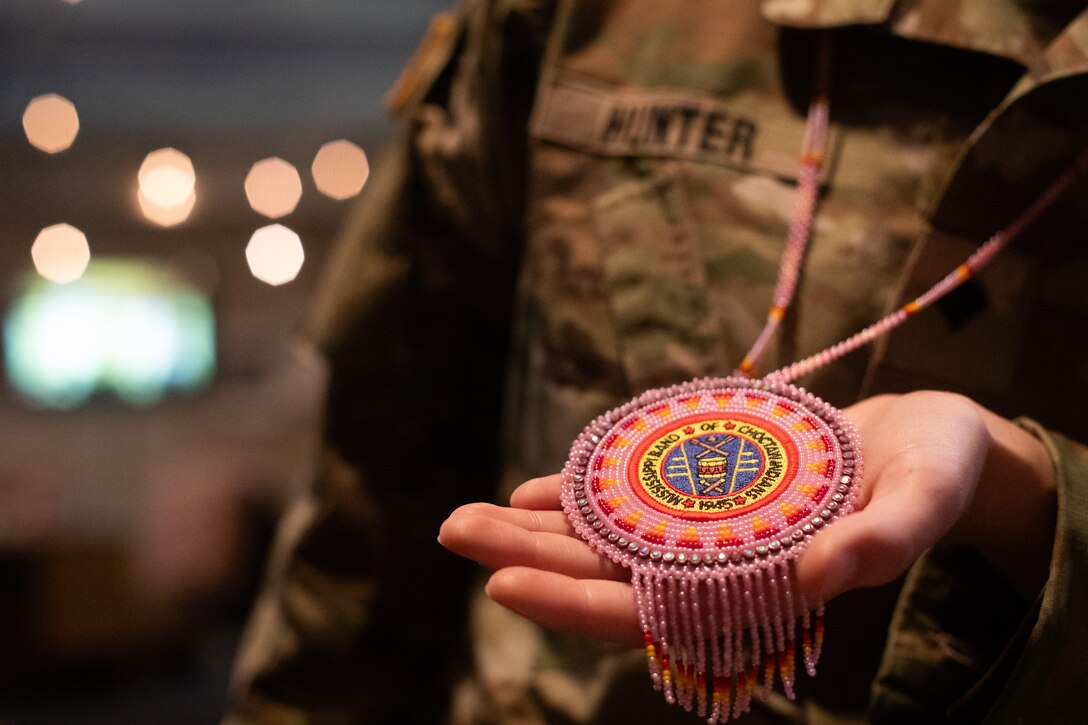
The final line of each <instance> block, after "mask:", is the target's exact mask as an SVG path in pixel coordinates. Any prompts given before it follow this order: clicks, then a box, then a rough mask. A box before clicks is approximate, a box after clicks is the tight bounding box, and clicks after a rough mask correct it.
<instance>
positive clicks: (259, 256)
mask: <svg viewBox="0 0 1088 725" xmlns="http://www.w3.org/2000/svg"><path fill="white" fill-rule="evenodd" d="M304 259H305V255H304V254H303V252H302V240H301V239H299V237H298V235H297V234H295V233H294V232H293V231H291V230H290V229H288V228H287V227H285V226H283V225H281V224H271V225H269V226H267V227H261V228H260V229H258V230H257V231H255V232H253V236H252V237H251V238H250V240H249V244H248V245H247V246H246V261H247V262H248V263H249V271H250V272H252V273H253V276H254V277H256V278H257V279H259V280H261V281H262V282H266V283H267V284H270V285H273V286H275V285H281V284H285V283H287V282H290V281H291V280H293V279H294V278H295V277H297V276H298V273H299V270H300V269H302V262H303V260H304Z"/></svg>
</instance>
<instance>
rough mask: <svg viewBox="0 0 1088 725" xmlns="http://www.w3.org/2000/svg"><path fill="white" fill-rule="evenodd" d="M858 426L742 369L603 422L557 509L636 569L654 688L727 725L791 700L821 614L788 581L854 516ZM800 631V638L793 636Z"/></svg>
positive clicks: (640, 401)
mask: <svg viewBox="0 0 1088 725" xmlns="http://www.w3.org/2000/svg"><path fill="white" fill-rule="evenodd" d="M861 473H862V464H861V456H860V452H859V450H858V440H857V434H856V432H855V431H854V428H853V426H851V425H850V423H849V421H847V420H846V419H845V418H844V417H843V416H842V414H841V413H839V411H837V410H836V409H835V408H833V407H832V406H830V405H828V404H827V403H824V402H823V401H821V400H820V399H819V398H817V397H815V396H813V395H811V394H810V393H807V392H805V391H804V390H803V389H800V388H797V387H794V386H792V385H789V384H787V383H784V382H778V381H754V380H750V379H747V378H742V377H731V378H717V379H704V380H697V381H693V382H689V383H684V384H682V385H676V386H673V387H670V388H662V389H657V390H650V391H647V392H646V393H643V394H642V395H641V396H639V397H638V398H636V399H635V400H633V401H631V402H629V403H627V404H626V405H623V406H621V407H619V408H617V409H615V410H613V411H611V412H609V413H606V414H604V415H602V416H601V417H599V418H598V419H597V420H595V421H593V422H592V423H591V424H590V425H589V426H588V427H587V428H586V429H585V431H584V432H583V433H582V435H581V436H579V437H578V439H577V440H576V441H575V443H574V446H573V448H572V450H571V454H570V458H569V460H568V462H567V465H566V467H565V468H564V471H563V491H562V498H563V508H564V510H565V511H566V513H567V515H568V517H569V518H570V520H571V522H572V523H573V525H574V527H575V529H576V530H577V531H578V533H579V534H581V536H582V537H583V538H584V539H586V540H587V541H588V542H589V543H590V545H591V546H592V547H593V548H595V549H596V550H598V551H599V552H601V553H602V554H604V555H606V556H608V557H609V558H610V559H612V560H613V561H615V562H617V563H619V564H621V565H623V566H625V567H628V568H629V569H631V575H632V583H633V584H634V588H635V594H636V598H637V602H638V607H639V614H640V617H641V620H642V629H643V637H644V640H645V645H646V651H647V655H648V659H649V667H650V675H651V677H652V678H653V681H654V685H655V687H656V688H658V689H662V690H663V691H664V694H665V698H666V699H667V700H669V701H670V702H674V701H675V702H678V703H680V704H681V705H682V706H683V707H685V708H686V709H689V710H692V709H697V710H698V712H699V714H700V715H703V716H705V717H708V718H709V720H710V722H719V721H722V720H725V719H728V718H729V717H730V713H732V715H733V716H736V715H738V714H740V713H741V712H744V711H746V710H747V709H748V705H749V702H750V700H751V697H752V695H753V694H759V695H762V696H764V697H765V696H766V694H767V692H768V691H769V689H770V687H771V685H772V684H773V681H774V679H775V676H776V673H777V677H778V678H779V679H780V680H781V682H782V685H783V688H784V690H785V691H786V693H787V694H788V695H792V691H793V682H794V671H795V664H794V663H795V657H796V655H797V653H798V646H799V645H800V654H801V656H802V658H803V660H804V662H805V666H806V669H807V670H808V671H810V672H813V671H814V668H815V664H816V660H817V658H818V657H819V649H820V640H821V639H822V623H821V622H820V618H819V609H817V612H816V616H813V615H812V614H811V613H810V612H809V609H808V607H807V606H806V605H805V604H804V602H803V600H801V599H800V598H799V597H798V593H797V592H796V591H795V587H794V586H793V572H792V562H793V560H794V559H795V558H796V557H797V555H798V554H799V553H800V552H801V551H802V550H803V549H804V547H805V545H806V544H807V543H808V540H809V537H810V536H812V535H813V534H814V533H815V532H816V531H818V530H819V529H821V528H823V527H824V526H827V525H829V524H830V523H832V522H833V521H834V520H835V519H836V518H837V517H839V516H841V515H844V514H846V513H848V512H849V511H850V510H851V509H852V507H853V500H854V497H855V495H856V492H857V490H858V484H859V482H860V478H861ZM798 625H800V635H801V640H800V641H798V639H797V634H798Z"/></svg>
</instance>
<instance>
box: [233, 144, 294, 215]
mask: <svg viewBox="0 0 1088 725" xmlns="http://www.w3.org/2000/svg"><path fill="white" fill-rule="evenodd" d="M245 187H246V198H247V199H249V205H250V206H251V207H253V211H255V212H257V213H258V214H264V215H265V216H266V217H269V218H270V219H277V218H279V217H281V216H285V215H287V214H290V213H291V212H293V211H294V210H295V207H296V206H298V202H299V199H301V198H302V180H301V179H300V178H299V175H298V170H297V169H296V168H295V167H294V166H292V165H291V164H289V163H287V162H286V161H284V160H283V159H280V158H271V159H264V160H263V161H258V162H257V163H255V164H253V168H251V169H250V170H249V174H247V175H246V184H245Z"/></svg>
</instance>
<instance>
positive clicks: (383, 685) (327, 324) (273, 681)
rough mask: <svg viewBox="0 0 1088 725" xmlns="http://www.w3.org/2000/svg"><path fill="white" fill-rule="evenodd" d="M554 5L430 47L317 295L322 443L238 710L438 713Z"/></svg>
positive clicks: (467, 568) (487, 483) (251, 643)
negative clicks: (455, 519)
mask: <svg viewBox="0 0 1088 725" xmlns="http://www.w3.org/2000/svg"><path fill="white" fill-rule="evenodd" d="M539 20H540V19H539V18H537V17H534V16H532V15H528V14H524V13H522V12H520V11H516V10H512V9H509V8H506V7H505V6H503V5H502V4H500V3H483V2H478V3H468V4H466V5H465V6H464V7H463V8H462V9H461V11H459V13H458V15H457V16H456V17H454V16H443V17H442V18H440V19H439V21H438V28H439V30H440V31H441V32H440V34H439V35H440V37H438V38H437V39H436V38H434V37H431V38H430V39H429V41H428V43H425V45H424V46H423V48H424V49H425V50H424V51H423V52H425V54H426V55H427V56H428V57H427V58H424V59H423V60H424V61H426V62H424V63H423V64H422V66H420V65H419V64H418V61H419V59H418V58H417V65H416V66H415V67H416V69H417V70H416V72H421V71H419V68H421V67H422V68H424V69H426V68H430V69H431V71H429V72H430V73H431V77H429V78H425V79H422V80H419V79H416V80H414V81H412V82H413V83H416V85H417V87H416V88H411V85H412V83H409V86H410V87H409V89H408V95H409V96H410V98H409V99H408V101H407V107H406V109H405V112H404V114H403V115H404V117H405V119H404V120H405V129H404V133H403V135H402V137H401V139H400V140H399V142H398V143H397V145H396V147H395V148H394V149H393V150H392V151H391V152H390V153H389V154H387V156H386V158H385V159H384V163H383V164H382V165H381V167H380V169H379V171H378V172H377V173H376V174H375V176H374V178H372V179H371V182H370V184H369V185H368V187H367V190H366V193H365V194H364V196H363V197H362V198H361V200H360V202H359V204H358V208H357V209H356V210H355V213H354V215H353V218H352V219H351V220H350V222H349V224H348V226H347V230H346V232H345V234H344V237H343V239H342V241H341V243H340V245H339V249H338V252H337V254H336V255H335V258H334V260H333V262H332V263H331V265H330V268H329V273H328V278H327V280H326V282H325V284H324V285H323V288H322V291H321V294H320V296H319V298H318V300H317V305H316V311H315V314H314V316H313V324H312V325H311V332H312V336H313V337H314V339H315V340H316V343H317V345H318V347H319V348H320V349H321V351H322V352H323V353H324V355H325V357H326V359H327V361H328V368H329V383H328V391H327V400H326V403H325V412H324V436H323V444H322V448H321V450H320V452H319V454H318V455H317V456H316V457H315V461H314V472H313V477H312V482H311V485H310V486H309V488H308V490H307V492H306V495H305V496H304V497H302V498H301V499H300V500H299V501H297V502H295V503H294V504H293V505H292V506H291V507H290V509H289V510H288V511H287V512H286V514H285V515H284V517H283V520H282V521H281V525H280V528H279V531H278V534H277V539H276V542H275V544H274V548H273V552H272V555H271V559H270V561H269V564H268V572H267V575H266V582H265V586H264V588H263V591H262V592H261V594H260V595H259V597H258V601H257V602H256V604H255V607H254V610H253V612H252V614H251V617H250V621H249V623H248V625H247V628H246V631H245V634H244V637H243V641H242V644H241V647H240V650H239V653H238V656H237V660H236V663H235V671H234V675H233V680H232V686H231V687H232V692H231V706H230V713H229V714H228V715H227V718H226V721H225V722H228V723H249V722H260V723H349V722H362V721H366V722H401V721H404V719H405V712H406V708H408V709H410V711H411V717H410V719H412V720H413V721H420V722H424V721H427V722H429V721H437V720H440V719H441V718H440V713H441V712H443V710H444V708H445V704H446V701H445V699H444V698H445V694H444V693H446V692H447V691H448V690H449V687H448V683H449V681H450V680H451V679H452V677H453V676H454V674H455V669H456V661H457V654H458V653H462V652H463V651H464V647H463V640H464V637H465V634H464V632H463V631H462V623H463V622H464V620H465V617H464V608H465V603H464V602H465V598H466V591H467V586H468V580H469V577H470V576H471V571H472V567H471V565H470V564H468V563H467V562H462V561H459V560H458V559H457V558H456V557H453V556H452V555H449V554H448V553H446V552H444V551H443V550H442V549H441V548H440V547H439V546H438V545H437V543H436V536H437V531H438V527H439V524H440V522H441V521H442V520H443V518H444V517H445V516H446V515H447V514H448V513H449V511H450V510H451V509H453V508H454V507H456V506H457V505H459V504H460V503H463V502H468V501H473V500H486V499H488V498H491V497H492V496H493V490H494V480H495V470H496V468H497V463H498V451H497V441H498V439H499V431H498V412H499V401H500V394H501V388H502V380H503V377H504V375H503V373H504V365H505V352H506V345H507V339H508V332H509V327H510V317H511V309H510V308H511V301H512V295H513V289H514V286H515V276H516V268H517V264H518V257H519V254H520V244H521V241H520V240H521V219H522V215H523V212H522V206H523V203H522V197H523V194H524V178H525V170H524V159H525V145H526V140H525V138H526V134H525V130H524V129H525V125H526V119H527V116H528V111H529V104H530V101H531V98H532V93H533V89H534V86H535V75H536V67H537V65H536V58H537V57H538V56H539V51H538V49H537V45H538V43H537V25H538V22H539ZM410 80H411V79H410ZM401 91H402V93H403V92H404V89H403V88H402V89H401Z"/></svg>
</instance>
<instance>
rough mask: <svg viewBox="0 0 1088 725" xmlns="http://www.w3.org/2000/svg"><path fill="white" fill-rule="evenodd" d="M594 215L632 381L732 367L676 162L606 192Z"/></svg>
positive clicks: (648, 383)
mask: <svg viewBox="0 0 1088 725" xmlns="http://www.w3.org/2000/svg"><path fill="white" fill-rule="evenodd" d="M593 219H594V225H595V227H596V232H597V235H598V238H599V239H600V242H601V245H602V262H601V274H602V277H603V280H604V283H605V287H606V289H607V290H608V294H609V299H610V306H611V311H612V315H613V322H614V324H615V327H616V334H617V338H618V343H619V346H620V349H619V355H620V359H621V361H622V365H623V368H624V371H625V373H626V375H627V382H628V384H629V385H630V386H631V388H632V389H634V390H642V389H645V388H648V387H654V386H660V385H666V384H671V383H675V382H678V381H681V380H686V379H689V378H694V377H699V376H704V375H711V374H723V373H725V372H728V364H729V363H728V355H727V353H726V349H725V344H724V341H723V339H722V334H721V330H722V325H721V321H720V320H719V318H718V316H717V314H716V312H715V310H714V308H713V306H712V305H711V302H710V295H709V290H708V280H707V268H706V262H705V259H704V257H703V251H702V246H701V243H700V239H699V236H698V233H697V230H696V227H695V225H694V224H693V223H692V220H691V212H690V209H689V205H688V200H687V197H686V194H685V190H684V185H683V183H682V180H681V178H680V176H679V175H678V172H677V169H676V168H675V167H674V166H671V165H667V164H666V165H664V166H663V167H662V168H661V170H660V172H659V173H655V174H654V175H652V176H650V177H646V178H640V179H635V180H632V181H628V182H625V183H622V184H620V185H619V186H617V187H615V188H614V189H612V190H611V191H609V192H607V193H605V194H603V195H602V196H600V197H598V198H597V199H596V200H595V202H594V204H593Z"/></svg>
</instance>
